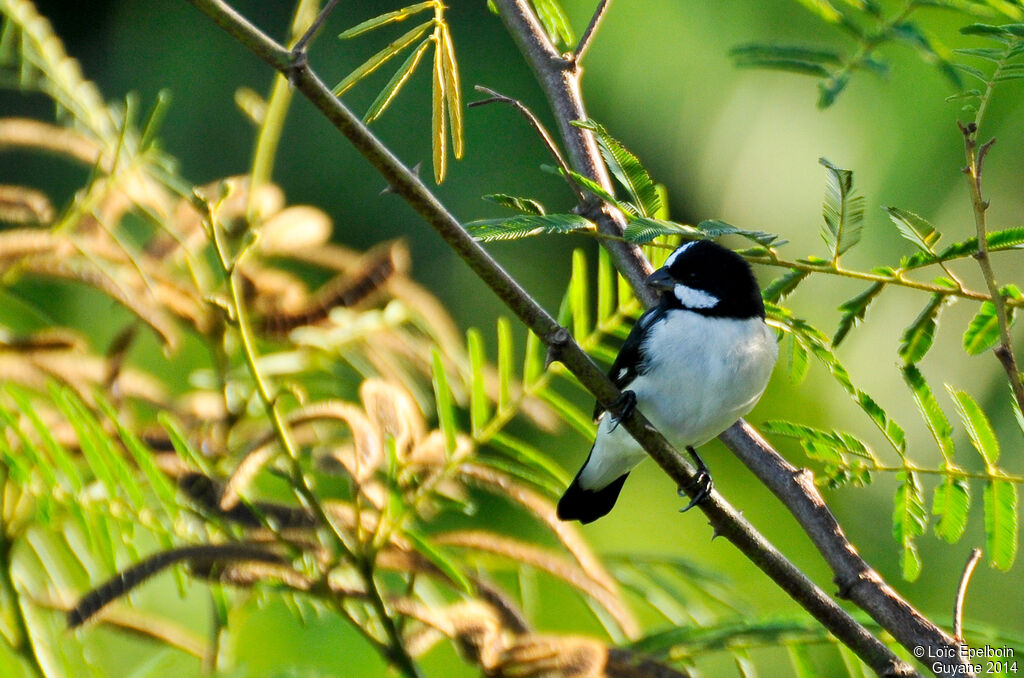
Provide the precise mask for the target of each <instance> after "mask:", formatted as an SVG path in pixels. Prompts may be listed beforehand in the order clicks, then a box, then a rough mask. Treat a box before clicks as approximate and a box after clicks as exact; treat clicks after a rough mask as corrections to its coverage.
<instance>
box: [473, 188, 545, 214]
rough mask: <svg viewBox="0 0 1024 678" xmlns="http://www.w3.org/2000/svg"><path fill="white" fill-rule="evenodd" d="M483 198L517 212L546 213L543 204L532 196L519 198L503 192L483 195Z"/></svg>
mask: <svg viewBox="0 0 1024 678" xmlns="http://www.w3.org/2000/svg"><path fill="white" fill-rule="evenodd" d="M484 200H486V201H488V202H493V203H497V204H499V205H501V206H503V207H508V208H509V209H513V210H516V211H517V212H523V213H525V214H536V215H544V214H546V213H547V210H546V209H544V205H542V204H541V203H539V202H538V201H536V200H533V199H532V198H519V197H516V196H514V195H507V194H505V193H491V194H488V195H485V196H484Z"/></svg>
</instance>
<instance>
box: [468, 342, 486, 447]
mask: <svg viewBox="0 0 1024 678" xmlns="http://www.w3.org/2000/svg"><path fill="white" fill-rule="evenodd" d="M466 346H467V348H468V350H469V371H470V376H469V378H470V391H469V420H470V426H471V428H472V431H473V435H476V434H477V433H479V432H480V429H481V428H483V427H484V426H485V425H486V424H487V419H488V417H489V416H490V414H489V412H488V410H489V407H488V405H489V403H490V400H489V399H488V397H487V388H486V386H485V385H484V378H485V375H484V371H485V370H486V369H487V357H486V356H485V355H484V338H483V336H482V335H481V334H480V331H479V330H477V329H476V328H472V327H471V328H470V329H469V330H468V331H467V332H466Z"/></svg>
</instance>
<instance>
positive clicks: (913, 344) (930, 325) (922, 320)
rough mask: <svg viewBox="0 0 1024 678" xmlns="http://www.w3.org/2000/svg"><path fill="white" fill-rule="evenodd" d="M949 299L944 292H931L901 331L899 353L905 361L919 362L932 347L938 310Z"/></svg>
mask: <svg viewBox="0 0 1024 678" xmlns="http://www.w3.org/2000/svg"><path fill="white" fill-rule="evenodd" d="M948 301H949V296H948V295H945V294H937V293H936V294H933V295H932V297H931V299H930V300H929V301H928V303H927V304H926V305H925V307H924V308H923V309H921V312H920V313H918V314H917V317H916V318H914V322H912V323H910V326H909V327H907V329H905V330H904V331H903V336H902V337H900V347H899V355H900V357H901V358H903V360H904V361H905V362H907V363H916V362H920V361H921V359H922V358H924V356H925V354H926V353H928V349H930V348H931V347H932V341H933V340H934V339H935V328H936V326H937V325H938V318H939V311H941V310H942V308H943V306H945V305H946V304H947V302H948Z"/></svg>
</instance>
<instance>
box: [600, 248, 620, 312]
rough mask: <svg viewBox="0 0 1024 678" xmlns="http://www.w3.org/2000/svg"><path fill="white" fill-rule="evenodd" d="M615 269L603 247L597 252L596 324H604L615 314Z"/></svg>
mask: <svg viewBox="0 0 1024 678" xmlns="http://www.w3.org/2000/svg"><path fill="white" fill-rule="evenodd" d="M615 275H616V273H615V267H614V266H612V260H611V256H610V255H609V254H608V250H607V249H605V248H604V247H601V248H598V251H597V322H598V324H601V323H604V321H606V320H607V319H608V318H610V317H612V315H613V314H614V313H615Z"/></svg>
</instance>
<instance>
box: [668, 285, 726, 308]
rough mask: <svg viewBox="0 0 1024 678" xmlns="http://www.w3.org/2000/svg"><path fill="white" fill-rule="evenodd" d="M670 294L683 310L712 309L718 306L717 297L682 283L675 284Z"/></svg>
mask: <svg viewBox="0 0 1024 678" xmlns="http://www.w3.org/2000/svg"><path fill="white" fill-rule="evenodd" d="M672 293H673V294H674V295H676V299H678V300H679V303H681V304H682V305H683V306H684V307H685V308H713V307H715V306H716V305H718V297H716V296H714V295H713V294H708V293H707V292H705V291H704V290H697V289H694V288H692V287H687V286H686V285H684V284H682V283H676V285H675V287H673V288H672Z"/></svg>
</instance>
